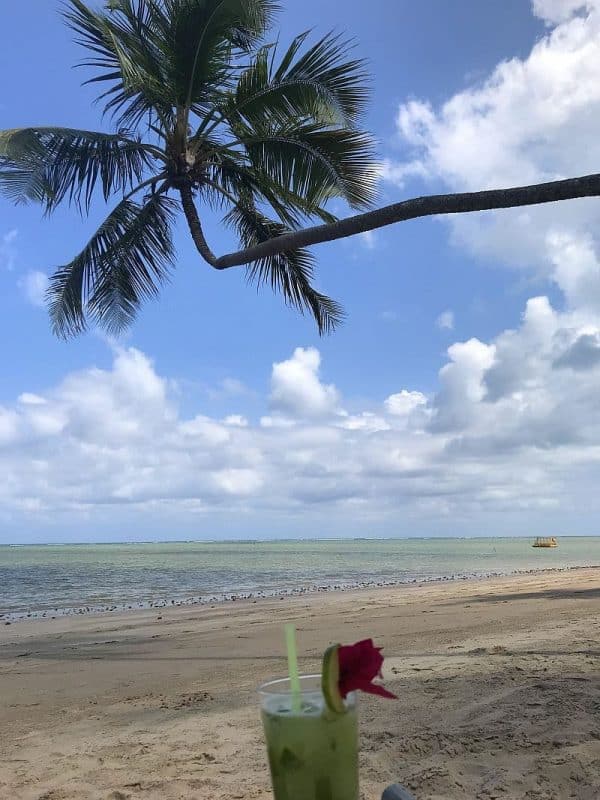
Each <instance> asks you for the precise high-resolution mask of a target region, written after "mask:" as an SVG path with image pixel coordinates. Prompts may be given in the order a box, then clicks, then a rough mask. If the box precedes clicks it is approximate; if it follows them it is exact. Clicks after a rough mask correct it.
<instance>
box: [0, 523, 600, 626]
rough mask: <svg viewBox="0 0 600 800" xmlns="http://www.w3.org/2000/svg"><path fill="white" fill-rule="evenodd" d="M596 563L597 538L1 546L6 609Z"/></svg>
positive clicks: (91, 606) (195, 598)
mask: <svg viewBox="0 0 600 800" xmlns="http://www.w3.org/2000/svg"><path fill="white" fill-rule="evenodd" d="M595 565H600V537H581V538H579V537H569V538H566V537H565V538H561V539H560V546H559V547H558V548H557V549H555V550H541V549H540V550H536V549H533V548H532V547H531V540H529V539H523V538H519V539H516V538H515V539H488V538H485V539H483V538H482V539H377V540H375V539H354V540H335V541H280V542H219V543H213V542H189V543H187V542H181V543H157V544H108V545H44V546H39V545H35V546H34V545H32V546H22V547H21V546H19V547H11V546H0V615H5V616H6V615H10V616H11V617H20V616H26V615H27V614H32V615H39V614H44V615H51V614H53V613H56V612H57V611H58V612H59V613H60V612H61V611H62V612H64V611H65V610H78V609H79V610H81V609H84V610H107V609H112V608H115V607H116V608H123V607H125V608H127V607H129V606H131V607H134V608H135V607H139V606H142V607H143V606H147V605H150V604H158V605H160V604H165V603H168V604H170V603H171V602H175V603H178V602H211V601H214V600H221V599H227V598H228V597H231V596H232V595H233V596H237V597H247V596H261V595H265V594H266V595H271V594H279V593H283V592H292V593H295V592H299V591H303V590H305V589H310V590H317V589H325V588H334V587H347V586H363V585H377V584H395V583H410V582H413V581H424V580H436V579H437V580H441V579H448V578H459V577H460V578H464V577H475V576H484V575H494V574H508V573H511V572H515V571H520V570H535V569H548V568H567V567H578V566H595Z"/></svg>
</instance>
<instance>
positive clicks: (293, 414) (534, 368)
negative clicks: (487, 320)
mask: <svg viewBox="0 0 600 800" xmlns="http://www.w3.org/2000/svg"><path fill="white" fill-rule="evenodd" d="M282 364H283V365H287V367H288V368H287V369H284V370H283V372H282V370H281V365H282ZM290 364H292V366H293V367H294V369H290V367H289V365H290ZM296 367H300V368H301V369H300V372H302V370H304V372H305V373H306V374H308V375H309V377H310V380H309V385H310V388H309V393H308V397H309V400H306V398H305V397H304V395H299V394H298V393H297V392H296V391H295V387H297V383H296V378H298V380H300V378H299V376H298V373H297V372H296V371H295V368H296ZM319 367H320V357H319V353H318V352H317V351H316V350H310V349H302V348H298V349H297V350H296V351H295V352H294V354H293V355H292V357H291V358H290V359H288V360H287V361H282V362H279V363H276V364H274V365H273V371H272V385H273V388H277V390H278V391H279V394H278V395H277V396H278V398H279V400H280V401H281V400H282V398H283V397H285V398H286V399H285V401H284V402H283V408H285V412H286V415H285V416H283V415H282V414H281V412H278V413H277V414H276V415H274V416H273V417H272V418H271V422H270V423H267V422H266V421H265V420H264V419H263V420H260V421H259V422H258V423H257V422H253V421H251V420H249V419H247V418H246V417H244V416H243V415H242V414H235V415H231V416H229V417H227V418H225V420H220V419H218V418H215V417H210V416H207V415H205V414H202V413H197V414H195V415H194V414H192V415H190V416H182V414H181V413H180V411H179V410H178V408H177V406H176V404H175V397H174V395H173V390H172V387H173V385H174V382H173V381H172V380H169V379H168V378H167V377H164V376H160V375H158V374H157V372H156V370H155V369H154V367H153V365H152V363H151V361H150V360H149V359H148V358H147V357H146V356H145V355H144V354H142V353H141V352H139V351H138V350H135V349H133V348H130V349H127V350H120V351H117V352H116V354H115V357H114V362H113V365H112V367H111V369H109V370H101V369H97V368H94V367H92V368H89V369H87V370H83V371H81V372H76V373H71V374H69V375H66V376H65V378H64V379H63V380H62V381H61V382H60V383H59V384H58V385H57V386H55V387H53V388H50V389H48V390H47V391H44V392H39V393H36V394H32V393H28V392H23V393H22V394H21V395H20V396H19V398H18V400H16V401H15V403H14V404H13V405H12V406H10V405H9V406H6V407H3V408H0V471H1V473H2V475H3V480H2V482H0V508H2V513H3V515H4V517H3V518H6V515H7V514H8V515H11V517H12V519H13V521H14V520H20V519H21V520H22V519H24V517H26V518H27V519H28V520H31V519H33V518H35V520H36V521H37V522H38V523H39V521H40V520H41V521H43V522H45V523H46V524H49V523H51V522H52V520H54V519H60V520H62V522H64V521H65V520H67V521H68V520H71V521H72V522H74V524H76V525H80V524H81V525H84V524H85V519H86V516H85V515H86V514H87V515H89V518H90V519H94V520H96V519H98V518H102V519H103V520H105V521H107V522H106V524H109V525H111V526H112V527H113V528H118V526H119V524H120V521H121V520H122V519H123V518H124V515H125V514H126V513H127V509H128V508H131V509H136V510H137V514H138V524H139V525H142V526H143V525H144V520H146V519H148V520H152V521H153V522H155V521H156V519H157V514H160V513H162V512H163V511H164V514H165V516H164V520H165V524H166V521H167V520H169V519H170V518H171V515H173V514H177V518H178V519H179V520H181V519H184V520H185V519H189V518H190V516H191V517H194V516H196V515H198V514H204V515H206V514H211V515H213V516H212V518H214V515H221V517H222V519H223V520H225V519H226V520H229V522H228V525H230V528H229V529H230V530H232V531H233V530H239V528H238V527H236V526H238V525H243V520H244V519H248V518H254V519H270V520H271V522H270V524H271V526H273V525H275V526H276V527H277V531H276V532H277V533H279V534H280V535H285V533H286V531H287V529H286V523H285V519H286V518H287V515H295V514H298V513H302V515H308V516H307V517H306V519H309V517H310V515H311V514H313V513H314V514H315V515H316V516H315V517H313V518H312V519H313V523H312V524H315V520H318V519H323V513H324V511H323V509H324V508H326V509H327V513H326V518H327V520H328V524H331V525H336V526H338V527H339V529H340V530H344V529H346V528H345V526H347V525H354V526H355V525H357V524H358V523H359V521H360V520H362V521H363V523H362V524H363V525H364V529H365V530H369V529H370V528H369V526H370V525H371V524H382V525H385V524H386V521H387V523H391V522H392V521H393V520H394V519H397V518H398V514H403V515H408V517H409V518H410V519H411V530H412V531H413V532H418V531H419V530H420V529H421V528H420V526H421V525H422V524H424V523H423V520H427V519H432V518H435V519H437V520H438V522H439V520H441V519H442V518H444V517H446V518H448V519H449V520H454V521H455V520H456V519H458V518H460V519H462V520H468V519H471V520H478V521H479V523H481V521H482V520H485V519H488V520H489V519H490V518H491V517H490V516H489V515H493V519H495V520H497V519H498V516H497V515H498V512H499V511H514V510H515V509H518V510H519V511H520V512H521V513H525V512H528V513H538V512H539V513H547V510H548V509H552V513H555V512H556V504H562V505H563V506H564V507H565V508H576V507H578V505H579V504H580V503H581V497H582V494H584V493H585V497H586V500H585V502H586V509H587V513H589V514H593V513H594V509H595V508H596V505H598V506H599V507H598V509H597V510H596V511H597V512H600V504H597V503H596V500H595V499H594V498H595V497H596V494H597V493H596V491H595V487H596V485H597V483H598V480H599V479H600V447H599V446H598V442H599V441H600V406H599V404H598V402H597V397H598V395H599V392H600V324H598V322H594V321H593V320H592V319H591V317H590V316H586V315H584V314H582V313H580V312H571V311H563V312H558V311H556V310H555V309H553V308H552V306H551V305H550V303H549V302H548V300H547V299H546V298H543V297H540V298H534V299H532V300H530V301H529V303H528V304H527V308H526V310H525V312H524V315H523V319H522V322H521V324H520V325H519V327H518V328H516V329H515V330H512V331H505V332H504V333H502V334H500V335H499V336H498V337H496V338H495V339H494V340H492V341H489V342H482V341H479V340H477V339H471V340H468V341H466V342H456V343H454V344H452V345H451V346H450V347H449V349H448V360H447V363H446V364H444V365H443V366H442V368H441V370H440V375H439V388H438V391H437V392H436V393H435V394H434V395H433V396H432V397H431V398H428V397H427V396H425V395H424V394H422V393H421V392H418V391H416V390H411V389H402V390H400V391H398V392H397V393H395V394H392V395H390V396H389V397H388V398H387V399H380V400H378V399H377V398H370V400H369V401H368V405H369V407H364V406H363V407H362V408H359V409H357V410H356V411H354V412H353V413H348V412H346V411H343V410H342V409H341V408H340V402H341V398H340V395H339V392H338V391H337V390H336V389H335V387H334V386H333V385H332V384H324V383H322V382H321V380H320V379H319V378H318V377H317V373H318V370H319ZM306 374H304V373H303V374H302V377H303V378H305V377H306ZM284 389H285V391H283V390H284ZM292 389H293V391H292ZM286 392H287V394H286ZM300 397H301V398H302V402H300V400H299V398H300ZM315 398H320V399H319V400H318V402H317V401H315ZM267 400H268V398H267V397H265V398H264V401H265V402H267ZM307 403H308V404H309V405H310V403H312V406H311V408H312V411H313V412H314V411H315V409H316V410H318V411H319V413H317V414H315V413H313V414H309V415H307V414H306V406H307ZM325 411H326V412H327V413H322V412H325ZM161 510H162V511H161ZM144 515H147V516H144ZM273 515H275V517H273ZM274 520H275V521H274ZM277 520H279V521H278V522H277ZM479 523H478V524H479ZM61 524H62V523H61ZM265 524H267V523H265ZM439 524H441V523H439ZM465 524H466V523H465ZM473 524H475V523H473ZM263 532H264V533H269V532H275V530H274V529H272V528H265V529H264V531H263Z"/></svg>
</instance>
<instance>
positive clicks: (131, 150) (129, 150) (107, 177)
mask: <svg viewBox="0 0 600 800" xmlns="http://www.w3.org/2000/svg"><path fill="white" fill-rule="evenodd" d="M151 150H152V148H151V147H149V146H147V145H144V144H143V143H141V142H139V141H135V140H133V139H128V138H126V137H124V136H121V135H120V134H111V133H98V132H96V131H86V130H78V129H74V128H51V127H44V128H17V129H14V130H7V131H0V166H1V167H2V169H0V192H2V193H3V194H5V195H6V196H7V197H9V198H10V199H11V200H13V201H15V202H27V201H30V200H31V201H35V202H40V203H43V204H45V206H46V210H47V211H52V210H53V209H54V208H55V207H56V206H57V205H58V204H59V203H60V202H61V201H62V200H64V199H65V198H66V199H67V200H68V201H69V202H74V203H76V204H77V205H78V206H80V207H81V206H83V207H85V208H86V210H87V209H89V205H90V202H91V199H92V196H93V193H94V190H95V189H96V187H97V185H98V184H99V185H100V187H101V189H102V194H103V196H104V199H105V200H107V199H108V198H109V196H110V195H111V194H112V193H113V192H125V191H127V190H129V189H131V188H133V187H134V185H135V184H136V183H137V182H139V181H141V180H142V177H143V175H144V173H145V172H146V170H147V169H148V167H149V166H150V165H151V163H152V154H151Z"/></svg>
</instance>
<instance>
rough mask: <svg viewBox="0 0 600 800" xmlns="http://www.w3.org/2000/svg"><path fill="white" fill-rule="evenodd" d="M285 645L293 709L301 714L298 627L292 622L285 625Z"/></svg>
mask: <svg viewBox="0 0 600 800" xmlns="http://www.w3.org/2000/svg"><path fill="white" fill-rule="evenodd" d="M285 646H286V647H287V657H288V672H289V676H290V689H291V690H292V711H293V713H294V714H299V713H300V710H301V702H300V691H301V690H300V673H299V672H298V651H297V649H296V628H295V626H294V625H292V623H291V622H290V623H288V624H287V625H286V626H285Z"/></svg>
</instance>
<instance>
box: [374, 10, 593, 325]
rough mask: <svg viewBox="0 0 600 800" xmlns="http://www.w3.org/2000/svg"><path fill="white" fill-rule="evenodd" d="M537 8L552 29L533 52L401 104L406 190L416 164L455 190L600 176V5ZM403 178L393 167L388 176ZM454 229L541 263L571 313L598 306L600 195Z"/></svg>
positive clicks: (464, 238) (466, 243) (472, 244)
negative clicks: (443, 94) (436, 94)
mask: <svg viewBox="0 0 600 800" xmlns="http://www.w3.org/2000/svg"><path fill="white" fill-rule="evenodd" d="M534 10H535V12H536V13H537V14H538V15H539V16H540V17H542V18H543V19H545V20H546V21H547V22H548V24H550V25H551V26H553V27H551V28H550V29H549V31H548V32H547V34H546V35H545V36H543V37H542V38H541V39H540V40H539V41H537V42H536V43H535V44H534V46H533V47H532V50H531V52H530V54H529V55H528V56H527V57H526V58H512V59H510V60H508V61H504V62H502V63H500V64H498V66H497V67H496V68H495V69H494V70H493V72H492V73H491V74H490V75H489V77H488V78H487V80H485V81H483V82H482V83H481V84H478V85H476V86H473V87H471V88H468V89H465V90H463V91H461V92H458V93H457V94H455V95H454V96H452V97H451V98H449V99H448V100H447V101H446V102H444V103H443V104H441V105H440V106H439V107H434V106H433V105H432V104H431V103H430V102H428V101H427V100H426V99H411V100H410V101H408V102H406V103H403V104H402V105H401V107H400V109H399V111H398V116H397V125H398V132H399V134H400V136H401V138H402V140H403V141H404V143H405V145H406V148H407V158H406V162H405V163H400V164H395V165H392V166H393V167H394V168H395V170H396V172H398V171H399V174H401V175H402V177H401V180H400V181H399V183H400V184H401V185H403V184H404V182H405V178H406V169H409V170H410V173H411V174H412V175H413V176H417V177H419V176H421V177H426V179H427V180H429V186H428V188H431V187H432V186H434V185H439V182H440V181H441V182H442V184H444V185H445V186H447V187H449V188H450V189H451V190H456V191H470V190H477V189H486V188H492V187H503V186H511V185H520V184H526V183H536V182H538V181H544V180H553V179H557V178H564V177H572V176H575V175H583V174H587V173H594V172H597V168H598V163H599V162H600V138H599V137H598V135H597V131H598V129H599V127H600V3H598V1H597V0H594V2H587V3H581V2H568V0H538V2H536V3H535V4H534ZM575 11H579V12H580V13H579V14H578V15H575V16H574V15H573V14H574V12H575ZM557 23H558V24H557ZM415 165H420V166H418V168H416V167H415ZM394 174H395V173H394V170H393V169H391V168H390V170H388V173H387V177H388V178H390V179H392V180H394V179H395V178H394ZM384 177H385V173H384ZM433 182H435V183H433ZM446 224H448V225H449V226H450V230H451V234H452V238H453V241H454V242H455V243H456V244H458V245H459V246H463V247H466V248H467V249H468V250H469V251H470V252H471V253H473V254H475V255H476V256H478V257H480V258H483V259H486V260H488V259H490V258H491V259H493V260H494V261H501V262H504V263H505V264H506V265H508V266H509V267H511V268H514V269H517V268H519V269H523V268H527V269H529V270H532V271H533V272H534V274H535V275H537V276H540V277H543V278H546V279H549V280H552V281H554V282H555V283H556V284H557V286H558V287H559V288H560V289H561V290H563V291H564V292H565V295H566V297H567V300H568V302H569V303H570V305H571V307H572V308H575V307H577V304H578V303H579V302H580V301H583V300H584V299H585V302H586V304H587V305H591V304H592V303H593V304H594V305H595V307H596V308H597V309H598V310H600V267H599V266H598V255H597V254H598V235H597V233H596V232H597V231H598V229H599V225H600V207H599V205H598V202H597V200H596V199H590V200H575V201H570V202H565V203H553V204H547V205H543V206H537V207H527V208H521V209H508V210H505V211H498V212H494V213H489V212H485V213H481V214H468V215H462V216H461V215H452V216H451V217H448V218H446Z"/></svg>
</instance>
